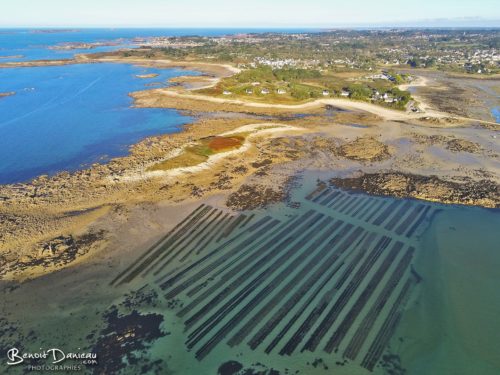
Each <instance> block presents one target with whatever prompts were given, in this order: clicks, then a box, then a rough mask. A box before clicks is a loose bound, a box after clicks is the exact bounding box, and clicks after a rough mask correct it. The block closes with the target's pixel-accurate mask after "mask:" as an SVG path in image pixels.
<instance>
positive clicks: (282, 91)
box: [277, 89, 286, 95]
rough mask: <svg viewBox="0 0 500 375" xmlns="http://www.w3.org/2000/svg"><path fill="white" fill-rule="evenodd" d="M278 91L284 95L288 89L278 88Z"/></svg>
mask: <svg viewBox="0 0 500 375" xmlns="http://www.w3.org/2000/svg"><path fill="white" fill-rule="evenodd" d="M277 93H278V94H279V95H283V94H286V90H284V89H278V91H277Z"/></svg>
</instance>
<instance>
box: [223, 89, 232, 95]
mask: <svg viewBox="0 0 500 375" xmlns="http://www.w3.org/2000/svg"><path fill="white" fill-rule="evenodd" d="M222 94H224V95H231V94H232V92H231V91H227V90H224V91H223V92H222Z"/></svg>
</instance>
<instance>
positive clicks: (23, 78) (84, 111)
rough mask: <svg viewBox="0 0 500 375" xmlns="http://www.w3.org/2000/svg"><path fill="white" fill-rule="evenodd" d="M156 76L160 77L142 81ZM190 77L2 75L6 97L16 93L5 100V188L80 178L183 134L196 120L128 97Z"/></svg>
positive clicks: (117, 72) (107, 71)
mask: <svg viewBox="0 0 500 375" xmlns="http://www.w3.org/2000/svg"><path fill="white" fill-rule="evenodd" d="M148 73H156V74H158V76H157V77H154V78H150V79H142V78H138V77H137V75H140V74H148ZM186 74H189V75H193V74H198V73H196V72H189V71H184V70H178V69H163V70H158V69H151V68H142V67H137V66H133V65H129V64H114V63H106V64H81V65H67V66H56V67H35V68H12V69H0V87H1V89H0V92H15V94H14V95H12V96H8V97H4V98H1V99H0V133H1V137H0V160H1V163H0V183H13V182H19V181H26V180H29V179H31V178H33V177H36V176H38V175H40V174H53V173H56V172H58V171H61V170H70V171H73V170H76V169H79V168H82V167H85V166H86V165H88V164H90V163H93V162H97V161H105V160H107V159H109V158H112V157H116V156H121V155H125V154H126V153H127V152H128V146H130V145H131V144H134V143H136V142H138V141H139V140H141V139H142V138H145V137H147V136H150V135H155V134H164V133H171V132H177V131H179V129H180V127H181V126H182V125H183V124H185V123H187V122H189V121H191V119H190V118H189V117H187V116H182V115H181V114H179V113H178V112H177V111H175V110H169V109H154V108H133V107H132V104H133V101H132V98H130V97H129V96H128V93H130V92H132V91H137V90H143V89H146V88H147V87H146V84H148V83H158V84H161V85H167V84H168V83H167V81H168V79H169V78H171V77H175V76H179V75H186Z"/></svg>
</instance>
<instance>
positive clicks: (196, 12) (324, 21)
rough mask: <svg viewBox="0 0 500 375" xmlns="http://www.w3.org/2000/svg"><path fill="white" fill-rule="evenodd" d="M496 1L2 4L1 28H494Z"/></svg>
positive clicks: (499, 8) (43, 0)
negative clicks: (404, 26) (423, 26)
mask: <svg viewBox="0 0 500 375" xmlns="http://www.w3.org/2000/svg"><path fill="white" fill-rule="evenodd" d="M499 20H500V0H406V1H405V0H341V1H340V0H245V1H236V0H180V1H179V0H81V1H77V0H2V5H1V8H0V27H15V26H37V27H42V26H47V27H66V26H77V27H92V26H94V27H98V26H111V27H119V26H122V27H126V26H130V27H273V26H274V27H336V26H368V25H373V26H387V25H395V26H403V25H408V26H421V25H430V26H450V25H451V26H459V25H466V26H499V27H500V21H499Z"/></svg>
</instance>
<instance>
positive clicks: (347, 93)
mask: <svg viewBox="0 0 500 375" xmlns="http://www.w3.org/2000/svg"><path fill="white" fill-rule="evenodd" d="M349 95H351V93H350V92H349V91H346V90H342V92H341V93H340V96H344V97H348V96H349Z"/></svg>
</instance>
